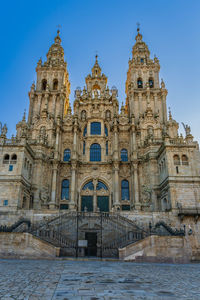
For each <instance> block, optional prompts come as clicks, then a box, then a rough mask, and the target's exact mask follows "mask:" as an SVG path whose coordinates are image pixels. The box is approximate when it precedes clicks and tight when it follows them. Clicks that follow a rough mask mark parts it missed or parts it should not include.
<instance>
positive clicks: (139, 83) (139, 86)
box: [137, 78, 143, 89]
mask: <svg viewBox="0 0 200 300" xmlns="http://www.w3.org/2000/svg"><path fill="white" fill-rule="evenodd" d="M137 87H138V88H139V89H142V88H143V82H142V79H141V78H139V79H138V81H137Z"/></svg>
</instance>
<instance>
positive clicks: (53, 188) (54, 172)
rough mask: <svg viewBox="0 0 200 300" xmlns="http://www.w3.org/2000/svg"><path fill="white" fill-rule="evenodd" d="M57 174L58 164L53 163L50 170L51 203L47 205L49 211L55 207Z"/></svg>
mask: <svg viewBox="0 0 200 300" xmlns="http://www.w3.org/2000/svg"><path fill="white" fill-rule="evenodd" d="M57 174H58V163H57V162H55V163H54V164H53V168H52V184H51V202H50V203H49V208H50V209H54V208H56V207H57V203H56V188H57Z"/></svg>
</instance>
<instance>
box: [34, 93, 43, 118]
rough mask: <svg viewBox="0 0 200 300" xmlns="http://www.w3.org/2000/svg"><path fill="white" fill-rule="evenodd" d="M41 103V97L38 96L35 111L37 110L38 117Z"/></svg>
mask: <svg viewBox="0 0 200 300" xmlns="http://www.w3.org/2000/svg"><path fill="white" fill-rule="evenodd" d="M41 103H42V95H38V102H37V109H38V111H37V114H38V115H40V109H41ZM35 104H36V103H35Z"/></svg>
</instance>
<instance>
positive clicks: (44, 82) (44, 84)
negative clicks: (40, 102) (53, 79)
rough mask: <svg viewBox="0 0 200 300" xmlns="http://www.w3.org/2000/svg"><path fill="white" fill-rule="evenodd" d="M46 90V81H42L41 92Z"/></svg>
mask: <svg viewBox="0 0 200 300" xmlns="http://www.w3.org/2000/svg"><path fill="white" fill-rule="evenodd" d="M46 88H47V81H46V79H43V80H42V90H43V91H46Z"/></svg>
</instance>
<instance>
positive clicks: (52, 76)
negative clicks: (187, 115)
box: [0, 30, 200, 219]
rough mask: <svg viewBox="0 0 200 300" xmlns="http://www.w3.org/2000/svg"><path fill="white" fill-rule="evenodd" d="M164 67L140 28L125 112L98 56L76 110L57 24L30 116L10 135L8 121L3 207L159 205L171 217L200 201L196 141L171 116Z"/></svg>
mask: <svg viewBox="0 0 200 300" xmlns="http://www.w3.org/2000/svg"><path fill="white" fill-rule="evenodd" d="M159 70H160V64H159V60H158V58H157V57H154V59H151V58H150V52H149V50H148V47H147V45H146V44H145V42H143V40H142V35H141V33H140V32H139V30H138V33H137V36H136V43H135V45H134V46H133V49H132V59H130V60H129V67H128V72H127V80H126V95H127V98H126V104H125V106H123V104H122V106H121V109H120V112H119V102H118V99H117V89H116V88H115V87H112V88H111V89H109V87H108V86H107V77H106V76H105V75H104V74H103V73H102V72H101V68H100V66H99V63H98V58H97V56H96V58H95V64H94V66H93V68H92V72H91V74H89V75H88V76H87V77H86V79H85V82H86V86H85V87H84V88H83V89H82V90H81V89H80V88H77V89H76V91H75V100H74V107H73V113H72V109H71V107H70V104H69V94H70V82H69V76H68V72H67V64H66V62H65V60H64V51H63V48H62V46H61V39H60V36H59V32H58V34H57V36H56V37H55V42H54V44H53V45H52V46H51V47H50V49H49V51H48V54H47V60H46V61H45V62H44V63H42V61H41V60H39V62H38V64H37V67H36V72H37V82H36V85H35V84H33V85H32V86H31V90H30V92H29V99H30V106H29V114H28V120H27V121H26V117H25V115H24V117H23V119H22V121H21V122H19V123H18V124H17V126H16V129H17V134H16V136H15V137H14V136H13V137H12V138H11V139H8V138H7V137H6V134H7V127H6V125H4V126H3V127H2V126H1V136H0V210H1V211H4V212H14V211H18V212H19V211H20V210H21V211H25V210H26V211H27V210H33V211H47V210H49V212H50V211H52V212H54V213H56V211H59V210H66V211H72V210H73V211H75V210H78V211H81V210H82V211H83V210H84V211H119V212H121V211H124V213H125V212H126V214H127V215H129V216H131V214H132V217H131V218H133V215H134V214H137V215H138V214H140V215H142V214H143V215H146V216H148V217H151V215H152V214H153V213H156V215H159V214H158V213H159V212H162V215H163V216H165V218H167V217H168V216H169V214H170V216H172V217H171V219H173V216H175V215H176V216H177V212H180V211H183V210H184V209H185V210H186V211H190V210H192V209H196V208H197V207H199V203H200V154H199V146H198V143H197V142H195V141H193V136H192V135H191V131H190V127H189V126H188V125H185V124H183V125H184V128H185V137H183V136H182V135H179V134H178V128H179V125H178V123H177V122H176V121H175V120H174V119H173V118H172V115H171V111H169V116H168V115H167V108H166V97H167V90H166V88H165V84H164V82H163V80H161V81H160V79H159ZM185 215H186V214H185ZM195 216H196V215H195ZM197 218H198V214H197Z"/></svg>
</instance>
